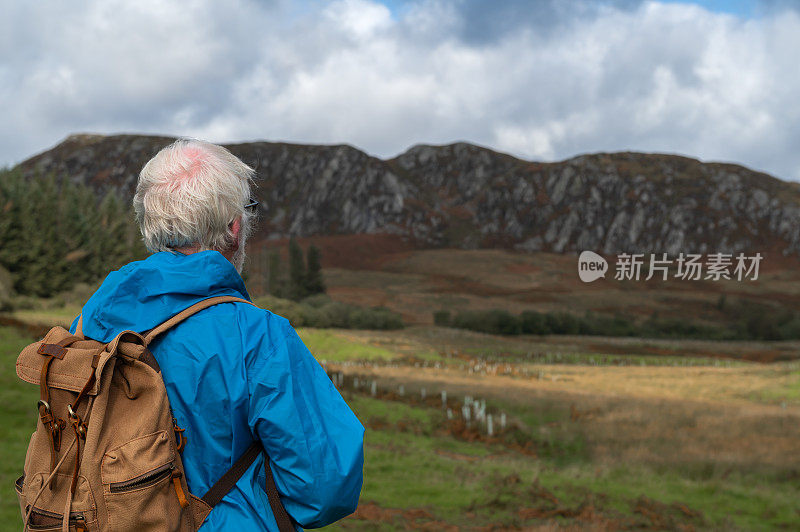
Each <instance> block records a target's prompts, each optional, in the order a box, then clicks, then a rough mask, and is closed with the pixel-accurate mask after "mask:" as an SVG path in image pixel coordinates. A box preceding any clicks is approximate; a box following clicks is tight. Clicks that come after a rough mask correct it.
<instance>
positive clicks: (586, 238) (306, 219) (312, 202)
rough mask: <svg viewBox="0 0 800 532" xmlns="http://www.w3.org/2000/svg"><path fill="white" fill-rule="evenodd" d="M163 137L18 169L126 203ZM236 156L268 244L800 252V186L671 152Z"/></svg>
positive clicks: (271, 150) (429, 150) (247, 151)
mask: <svg viewBox="0 0 800 532" xmlns="http://www.w3.org/2000/svg"><path fill="white" fill-rule="evenodd" d="M172 140H173V139H171V138H167V137H146V136H133V135H118V136H108V137H106V136H96V135H73V136H71V137H69V138H68V139H66V140H65V141H64V142H62V143H61V144H59V145H58V146H56V147H55V148H53V149H51V150H49V151H47V152H45V153H42V154H40V155H37V156H35V157H32V158H31V159H28V160H27V161H25V162H23V163H21V164H20V165H19V167H18V168H19V170H20V171H22V172H23V173H24V174H26V175H28V176H31V177H34V176H37V175H46V174H50V173H54V174H55V175H57V176H58V177H59V178H67V179H72V180H75V181H80V182H85V183H90V184H92V185H94V186H96V187H97V188H98V189H100V190H107V189H115V190H117V191H119V192H120V193H121V194H123V195H124V196H125V197H128V198H129V197H131V196H132V194H133V190H134V188H135V184H136V176H137V174H138V171H139V170H140V169H141V167H142V166H143V165H144V163H145V162H146V161H147V160H148V159H149V158H150V157H152V156H153V155H154V154H155V153H156V152H157V151H158V150H159V149H161V148H162V147H163V146H165V145H166V144H168V143H169V142H171V141H172ZM228 148H229V149H230V150H231V151H232V152H233V153H235V154H236V155H237V156H239V157H240V158H242V160H244V161H245V162H246V163H248V164H250V165H251V166H253V167H254V168H256V170H257V174H258V177H257V187H258V188H257V189H256V195H257V196H258V197H259V199H260V200H262V203H263V211H262V219H261V225H260V232H261V235H262V236H263V237H271V238H275V237H285V236H289V235H298V236H311V235H327V234H358V233H390V234H395V235H399V236H402V237H404V238H406V239H409V240H411V241H413V242H414V243H415V244H417V245H419V246H424V247H439V246H447V247H460V248H479V247H508V248H516V249H520V250H527V251H538V250H546V251H554V252H559V253H560V252H571V251H581V250H585V249H590V250H594V251H599V252H603V253H608V254H615V253H621V252H648V253H649V252H662V251H663V252H669V253H671V254H675V253H678V252H680V251H684V252H698V253H711V252H718V251H719V252H730V253H733V252H739V251H745V252H755V251H767V250H769V251H779V252H782V253H783V254H786V255H797V254H798V253H800V189H799V188H798V186H797V184H795V183H787V182H784V181H780V180H778V179H775V178H773V177H770V176H768V175H765V174H760V173H757V172H753V171H751V170H748V169H746V168H743V167H741V166H736V165H728V164H717V163H701V162H699V161H697V160H694V159H689V158H685V157H678V156H671V155H654V154H642V153H615V154H594V155H581V156H579V157H575V158H572V159H568V160H566V161H562V162H558V163H546V164H545V163H535V162H529V161H523V160H520V159H516V158H514V157H511V156H509V155H504V154H501V153H497V152H494V151H492V150H489V149H486V148H482V147H478V146H474V145H471V144H466V143H457V144H452V145H448V146H424V145H420V146H415V147H413V148H411V149H409V150H408V151H407V152H405V153H403V154H402V155H400V156H398V157H396V158H394V159H391V160H386V161H384V160H381V159H377V158H374V157H370V156H369V155H367V154H365V153H364V152H361V151H359V150H357V149H355V148H353V147H350V146H345V145H341V146H304V145H295V144H286V143H268V142H253V143H247V144H236V145H229V146H228Z"/></svg>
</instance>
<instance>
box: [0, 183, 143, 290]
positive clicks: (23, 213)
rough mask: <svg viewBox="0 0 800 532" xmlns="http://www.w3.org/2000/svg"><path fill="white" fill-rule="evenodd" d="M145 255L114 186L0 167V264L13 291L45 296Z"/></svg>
mask: <svg viewBox="0 0 800 532" xmlns="http://www.w3.org/2000/svg"><path fill="white" fill-rule="evenodd" d="M145 256H146V251H145V249H144V245H143V244H142V242H141V237H140V234H139V230H138V227H137V225H136V222H135V219H134V215H133V209H132V207H131V206H129V205H127V204H126V202H123V201H122V199H120V198H119V197H118V196H117V195H116V193H114V192H113V191H109V192H107V193H106V194H105V195H102V196H99V195H98V194H97V192H96V191H95V189H93V188H92V187H90V186H87V185H82V184H79V183H73V182H71V181H70V180H69V179H62V180H61V181H60V182H57V180H56V178H55V176H53V175H50V176H46V177H42V178H33V179H25V178H24V177H22V175H21V174H20V173H19V172H17V171H14V170H0V269H4V270H6V272H7V278H8V279H9V280H10V283H11V285H12V286H13V289H14V291H15V292H17V293H19V294H23V295H29V296H37V297H49V296H52V295H54V294H56V293H59V292H62V291H65V290H69V289H70V288H72V287H73V286H74V285H75V284H76V283H81V282H85V283H92V282H95V281H97V280H98V279H100V278H102V277H103V276H105V275H106V274H108V272H109V271H111V270H114V269H117V268H119V267H121V266H122V265H124V264H126V263H127V262H130V261H131V260H137V259H140V258H144V257H145Z"/></svg>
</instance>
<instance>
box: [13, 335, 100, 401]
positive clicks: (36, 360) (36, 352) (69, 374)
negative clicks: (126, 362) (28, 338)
mask: <svg viewBox="0 0 800 532" xmlns="http://www.w3.org/2000/svg"><path fill="white" fill-rule="evenodd" d="M70 338H74V337H73V335H71V334H70V333H69V331H67V330H66V329H64V328H63V327H54V328H52V329H50V332H48V333H47V334H46V335H45V337H44V338H43V339H42V340H40V341H39V342H34V343H32V344H30V345H29V346H28V347H26V348H25V349H23V350H22V352H21V353H20V355H19V357H18V358H17V375H18V376H19V378H20V379H22V380H24V381H26V382H29V383H31V384H39V383H40V380H41V377H42V366H43V365H44V363H45V362H46V361H47V360H48V358H50V356H52V357H53V359H52V361H51V362H50V367H49V368H48V371H47V385H48V387H54V388H59V389H61V390H69V391H72V392H75V393H78V392H80V391H81V390H82V389H83V387H84V385H86V382H87V380H88V379H89V377H90V376H91V375H92V362H93V360H94V358H95V357H97V364H96V366H97V369H96V370H95V371H96V373H95V375H96V377H97V378H96V379H95V382H94V384H93V385H92V386H91V387H90V388H89V389H88V390H87V391H86V393H87V394H89V395H97V392H98V390H99V388H100V378H99V377H100V375H102V374H103V367H104V366H105V364H106V362H107V361H108V360H109V359H110V358H111V357H112V356H113V353H112V352H108V351H106V350H105V347H106V345H105V344H102V343H100V342H96V341H94V340H81V339H75V340H74V341H71V340H70ZM59 343H61V344H66V347H62V345H59ZM48 355H49V356H48Z"/></svg>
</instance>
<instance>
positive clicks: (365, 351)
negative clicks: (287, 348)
mask: <svg viewBox="0 0 800 532" xmlns="http://www.w3.org/2000/svg"><path fill="white" fill-rule="evenodd" d="M297 334H299V335H300V338H302V340H303V343H305V344H306V346H307V347H308V349H309V351H311V352H312V353H313V354H314V356H315V357H316V358H317V360H319V361H320V362H322V361H328V362H343V361H345V360H391V359H393V358H396V357H397V354H396V353H393V352H392V351H389V350H387V349H384V348H382V347H378V346H374V345H369V344H362V343H360V342H353V341H349V340H347V339H346V338H344V337H343V336H342V335H344V334H346V333H345V332H339V331H333V330H331V329H309V328H298V329H297Z"/></svg>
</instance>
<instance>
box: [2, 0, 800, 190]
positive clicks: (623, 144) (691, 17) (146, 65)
mask: <svg viewBox="0 0 800 532" xmlns="http://www.w3.org/2000/svg"><path fill="white" fill-rule="evenodd" d="M793 4H794V5H793ZM797 4H798V3H797V2H794V3H793V2H781V1H779V0H773V1H764V2H755V1H748V0H732V1H723V0H696V1H694V2H689V1H686V2H673V1H662V2H653V1H636V0H618V1H614V0H609V1H603V2H588V1H578V0H575V1H569V2H565V1H563V0H539V1H532V0H528V1H507V2H504V1H499V0H474V1H470V0H462V1H457V0H453V1H443V0H416V1H403V0H384V1H378V0H335V1H314V0H308V1H297V0H294V1H288V0H285V1H282V0H274V1H269V0H259V1H248V0H231V1H226V2H219V1H216V0H194V1H186V0H184V1H181V2H165V1H163V0H137V1H136V2H133V1H127V2H122V1H116V0H86V1H81V2H63V1H48V0H37V1H35V2H20V1H18V0H0V7H2V12H3V17H2V18H1V19H0V50H2V55H1V56H0V120H2V122H0V123H1V124H2V126H0V165H10V164H14V163H16V162H19V161H20V160H23V159H25V158H26V157H28V156H30V155H32V154H34V153H36V152H38V151H42V150H44V149H47V148H48V147H50V146H52V145H54V144H56V143H57V142H58V141H60V140H61V139H63V138H64V137H65V136H67V135H68V134H70V133H73V132H96V133H120V132H129V133H160V134H169V135H190V136H196V137H201V138H206V139H209V140H212V141H218V142H223V141H224V142H229V141H246V140H275V141H277V140H281V141H290V142H303V143H349V144H352V145H354V146H357V147H359V148H361V149H363V150H365V151H367V152H368V153H370V154H373V155H377V156H380V157H391V156H394V155H397V154H398V153H401V152H402V151H404V150H405V149H407V148H408V147H410V146H412V145H414V144H417V143H434V144H442V143H449V142H453V141H457V140H466V141H469V142H474V143H478V144H482V145H485V146H488V147H492V148H495V149H497V150H501V151H505V152H509V153H512V154H514V155H517V156H520V157H523V158H527V159H535V160H546V161H551V160H560V159H564V158H568V157H571V156H573V155H576V154H579V153H584V152H597V151H621V150H637V151H658V152H670V153H681V154H685V155H690V156H694V157H699V158H701V159H703V160H721V161H733V162H738V163H741V164H744V165H746V166H749V167H752V168H755V169H758V170H763V171H767V172H770V173H772V174H774V175H776V176H778V177H782V178H785V179H793V180H800V104H798V100H799V99H800V68H798V65H799V64H800V62H799V60H798V54H800V10H798V8H797V7H796V6H797Z"/></svg>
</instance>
